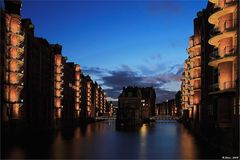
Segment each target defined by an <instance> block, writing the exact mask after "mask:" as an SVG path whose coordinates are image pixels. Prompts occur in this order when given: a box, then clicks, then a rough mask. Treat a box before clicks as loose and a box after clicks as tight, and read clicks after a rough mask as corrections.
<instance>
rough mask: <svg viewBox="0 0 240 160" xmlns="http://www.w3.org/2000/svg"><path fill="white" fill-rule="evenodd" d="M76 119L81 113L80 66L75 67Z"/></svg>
mask: <svg viewBox="0 0 240 160" xmlns="http://www.w3.org/2000/svg"><path fill="white" fill-rule="evenodd" d="M74 86H75V87H74V90H75V117H76V118H77V119H78V118H79V117H80V112H81V69H80V65H78V64H76V65H75V85H74Z"/></svg>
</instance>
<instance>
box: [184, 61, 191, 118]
mask: <svg viewBox="0 0 240 160" xmlns="http://www.w3.org/2000/svg"><path fill="white" fill-rule="evenodd" d="M181 92H182V114H183V116H187V117H188V116H189V110H191V108H192V106H191V104H192V103H193V93H192V91H191V84H190V60H189V59H187V60H185V63H184V68H183V74H182V84H181Z"/></svg>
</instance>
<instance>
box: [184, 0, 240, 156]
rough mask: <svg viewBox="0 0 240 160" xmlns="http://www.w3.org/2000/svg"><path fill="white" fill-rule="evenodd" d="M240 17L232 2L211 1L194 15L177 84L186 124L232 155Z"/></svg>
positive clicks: (236, 126) (235, 138)
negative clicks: (179, 84) (190, 35)
mask: <svg viewBox="0 0 240 160" xmlns="http://www.w3.org/2000/svg"><path fill="white" fill-rule="evenodd" d="M238 15H239V2H238V1H236V0H209V3H208V5H207V8H206V9H203V10H202V11H201V12H198V13H197V18H195V19H194V35H193V36H192V37H190V40H189V48H188V49H187V51H188V53H189V57H188V59H187V60H186V61H185V64H184V71H183V76H182V85H181V93H182V111H183V115H182V116H183V118H185V120H187V121H185V122H186V123H188V126H189V127H190V128H192V129H193V130H194V131H195V132H196V133H197V134H201V135H204V136H205V137H207V139H209V140H211V141H212V143H218V144H219V146H217V147H221V149H226V150H227V149H229V150H231V151H233V152H234V151H239V143H236V142H239V75H240V73H239V70H240V67H239V54H240V53H239V39H238V35H239V17H238ZM215 132H217V133H218V134H217V135H214V136H213V135H212V133H215Z"/></svg>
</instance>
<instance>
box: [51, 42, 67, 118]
mask: <svg viewBox="0 0 240 160" xmlns="http://www.w3.org/2000/svg"><path fill="white" fill-rule="evenodd" d="M61 50H62V46H60V45H53V51H54V54H55V55H54V62H55V65H54V119H60V118H61V117H62V109H63V102H62V101H63V83H64V79H63V76H64V70H63V69H64V63H65V62H66V58H65V57H63V56H62V54H61Z"/></svg>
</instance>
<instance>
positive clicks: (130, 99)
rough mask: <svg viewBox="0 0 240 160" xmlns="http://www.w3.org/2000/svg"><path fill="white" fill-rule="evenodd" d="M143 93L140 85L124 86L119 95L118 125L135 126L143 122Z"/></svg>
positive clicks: (118, 126)
mask: <svg viewBox="0 0 240 160" xmlns="http://www.w3.org/2000/svg"><path fill="white" fill-rule="evenodd" d="M141 110H142V93H141V89H140V88H138V87H127V88H125V87H123V91H122V93H121V94H120V96H119V97H118V111H117V119H116V126H117V128H121V127H124V128H125V127H135V126H139V125H141V124H142V116H141Z"/></svg>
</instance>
